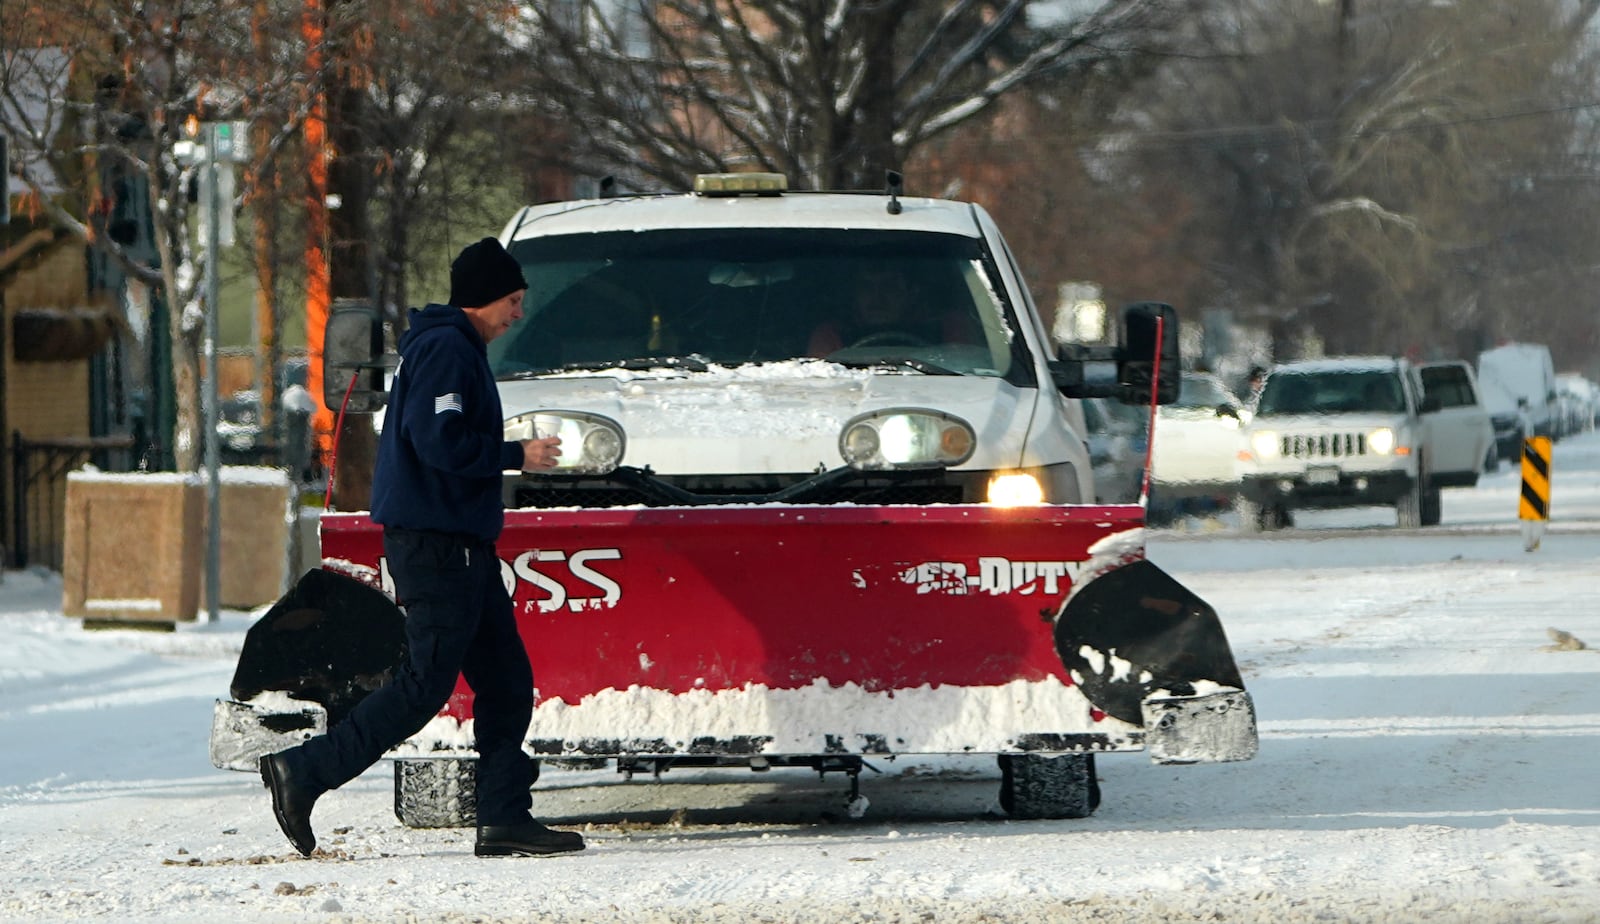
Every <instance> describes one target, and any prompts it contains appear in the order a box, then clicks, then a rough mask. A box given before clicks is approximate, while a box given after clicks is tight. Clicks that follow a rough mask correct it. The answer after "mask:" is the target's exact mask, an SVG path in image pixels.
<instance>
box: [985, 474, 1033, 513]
mask: <svg viewBox="0 0 1600 924" xmlns="http://www.w3.org/2000/svg"><path fill="white" fill-rule="evenodd" d="M988 501H989V503H991V504H993V505H995V506H996V507H1033V506H1037V505H1039V504H1042V503H1044V487H1043V486H1042V485H1040V484H1039V479H1037V478H1035V477H1033V476H1032V475H1030V474H1028V473H1027V472H1008V473H1006V474H1004V475H996V476H994V477H993V478H991V479H989V497H988Z"/></svg>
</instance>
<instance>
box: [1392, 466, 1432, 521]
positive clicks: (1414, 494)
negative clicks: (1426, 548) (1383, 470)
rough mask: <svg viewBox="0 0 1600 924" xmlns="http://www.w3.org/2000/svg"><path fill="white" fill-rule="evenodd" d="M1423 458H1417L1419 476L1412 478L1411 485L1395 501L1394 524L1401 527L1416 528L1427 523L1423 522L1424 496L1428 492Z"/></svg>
mask: <svg viewBox="0 0 1600 924" xmlns="http://www.w3.org/2000/svg"><path fill="white" fill-rule="evenodd" d="M1424 461H1425V460H1423V459H1420V458H1419V459H1417V477H1416V478H1415V479H1413V480H1412V482H1411V486H1410V487H1408V488H1406V493H1404V494H1402V495H1400V499H1399V500H1397V501H1395V503H1394V525H1395V526H1396V527H1397V528H1399V529H1416V528H1418V527H1420V526H1425V525H1427V524H1426V523H1424V522H1423V515H1422V505H1423V500H1422V499H1423V496H1424V495H1426V494H1427V493H1428V484H1427V479H1428V476H1427V474H1426V473H1427V469H1426V468H1425V467H1424Z"/></svg>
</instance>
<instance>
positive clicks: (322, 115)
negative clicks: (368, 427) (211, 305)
mask: <svg viewBox="0 0 1600 924" xmlns="http://www.w3.org/2000/svg"><path fill="white" fill-rule="evenodd" d="M322 12H323V11H322V0H306V7H305V15H304V16H303V17H302V19H301V32H302V34H303V35H304V36H305V39H306V47H307V48H308V49H309V51H308V52H307V57H306V71H307V72H308V73H310V74H317V73H319V72H320V71H321V69H322V33H323V24H322ZM317 86H318V89H316V90H313V91H312V92H313V95H312V97H311V99H310V100H309V101H308V102H309V104H308V106H307V111H306V121H305V142H306V353H307V354H308V366H309V368H308V369H307V372H306V387H307V389H308V390H309V391H310V392H311V397H312V399H313V400H315V401H316V402H317V410H316V413H314V414H313V415H312V417H311V429H312V434H313V439H314V440H315V442H316V452H317V458H318V460H319V461H320V462H321V463H322V465H323V467H324V468H326V467H327V466H328V464H329V461H330V459H329V456H330V455H331V454H332V452H333V427H334V422H333V412H332V411H331V410H330V409H329V408H328V405H327V403H326V401H324V399H323V381H322V328H323V326H324V325H326V324H327V322H328V308H329V305H330V303H331V298H330V288H329V268H328V123H327V101H326V98H325V97H324V95H323V92H322V90H321V89H320V83H318V84H317Z"/></svg>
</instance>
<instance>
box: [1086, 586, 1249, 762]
mask: <svg viewBox="0 0 1600 924" xmlns="http://www.w3.org/2000/svg"><path fill="white" fill-rule="evenodd" d="M1055 638H1056V650H1057V651H1058V652H1059V653H1060V655H1061V661H1062V663H1063V664H1065V665H1066V666H1067V669H1068V670H1070V671H1071V672H1072V676H1073V678H1074V679H1075V680H1076V681H1077V682H1078V684H1079V686H1080V687H1081V688H1082V690H1083V694H1084V695H1085V696H1087V697H1088V698H1089V701H1090V702H1092V703H1094V705H1095V706H1096V707H1097V708H1099V709H1101V710H1104V711H1105V712H1106V713H1107V714H1109V715H1112V716H1115V717H1116V718H1119V719H1122V720H1123V721H1125V722H1133V723H1136V724H1140V725H1145V724H1146V722H1145V705H1144V704H1145V700H1146V699H1149V698H1151V697H1158V696H1164V697H1173V698H1185V697H1194V696H1196V695H1198V694H1211V693H1216V692H1225V691H1242V690H1243V689H1244V681H1243V680H1242V679H1240V677H1239V668H1238V666H1237V665H1235V664H1234V661H1233V651H1232V650H1231V649H1230V648H1229V647H1228V639H1227V636H1226V635H1225V634H1224V633H1223V631H1222V623H1221V621H1219V620H1218V619H1217V613H1216V611H1215V610H1213V609H1212V608H1211V607H1210V606H1209V605H1207V604H1206V602H1205V601H1204V600H1201V599H1200V598H1199V597H1197V596H1195V595H1194V593H1192V592H1191V591H1190V590H1189V589H1188V588H1186V587H1184V586H1183V585H1182V584H1179V583H1178V582H1177V581H1176V580H1174V579H1173V578H1172V577H1171V576H1170V575H1168V574H1167V573H1166V572H1165V571H1162V570H1161V569H1160V568H1157V567H1156V566H1155V565H1153V564H1151V563H1150V562H1148V561H1144V560H1140V561H1136V562H1132V563H1129V564H1127V565H1125V566H1123V567H1120V568H1116V569H1113V570H1111V571H1108V572H1106V573H1105V574H1102V575H1100V576H1099V577H1097V578H1096V579H1095V580H1093V581H1091V582H1089V583H1088V584H1085V585H1084V586H1083V587H1081V588H1079V590H1078V592H1077V593H1075V594H1074V595H1073V596H1072V598H1071V600H1069V601H1068V602H1067V605H1066V606H1065V607H1064V608H1063V609H1062V611H1061V615H1060V617H1059V618H1058V619H1057V620H1056V629H1055ZM1246 701H1248V698H1246ZM1250 729H1251V734H1252V737H1253V734H1254V722H1253V721H1252V722H1251V724H1250Z"/></svg>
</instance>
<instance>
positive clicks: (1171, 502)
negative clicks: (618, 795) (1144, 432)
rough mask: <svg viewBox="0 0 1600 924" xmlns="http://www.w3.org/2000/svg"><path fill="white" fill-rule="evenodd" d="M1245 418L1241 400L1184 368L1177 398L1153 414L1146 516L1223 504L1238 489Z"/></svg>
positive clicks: (1159, 518) (1163, 516)
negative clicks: (1236, 465) (1237, 461)
mask: <svg viewBox="0 0 1600 924" xmlns="http://www.w3.org/2000/svg"><path fill="white" fill-rule="evenodd" d="M1249 420H1250V411H1249V410H1248V409H1246V407H1245V406H1244V402H1242V401H1240V400H1239V399H1238V398H1237V397H1235V396H1234V394H1233V392H1231V391H1229V390H1228V388H1227V386H1225V385H1223V384H1222V380H1221V379H1219V378H1217V377H1216V376H1214V375H1212V374H1210V373H1207V372H1185V373H1183V380H1182V387H1181V388H1180V390H1179V392H1178V400H1177V402H1176V403H1174V404H1170V405H1165V406H1163V407H1162V408H1161V409H1160V410H1159V411H1157V413H1156V432H1155V443H1154V446H1155V449H1154V451H1153V452H1152V454H1151V456H1152V464H1151V468H1150V507H1149V510H1150V518H1151V519H1152V520H1154V521H1156V522H1161V521H1163V520H1167V519H1170V518H1171V517H1174V516H1178V515H1181V514H1184V513H1195V512H1206V511H1209V510H1214V509H1218V508H1223V509H1225V508H1227V507H1229V506H1230V505H1232V503H1233V499H1234V497H1235V496H1236V495H1237V494H1238V493H1239V475H1238V472H1237V471H1235V469H1234V456H1235V455H1237V454H1238V451H1239V433H1240V430H1241V428H1242V427H1243V426H1244V425H1245V424H1246V423H1248V422H1249Z"/></svg>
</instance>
